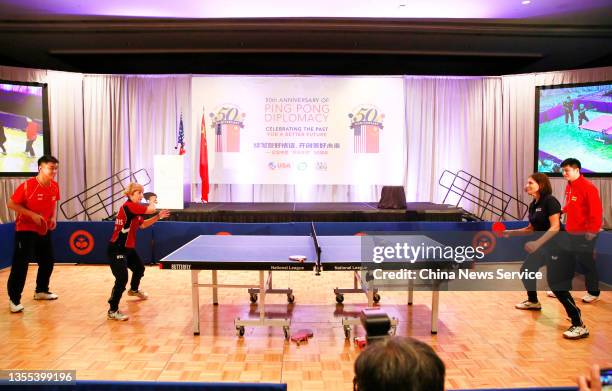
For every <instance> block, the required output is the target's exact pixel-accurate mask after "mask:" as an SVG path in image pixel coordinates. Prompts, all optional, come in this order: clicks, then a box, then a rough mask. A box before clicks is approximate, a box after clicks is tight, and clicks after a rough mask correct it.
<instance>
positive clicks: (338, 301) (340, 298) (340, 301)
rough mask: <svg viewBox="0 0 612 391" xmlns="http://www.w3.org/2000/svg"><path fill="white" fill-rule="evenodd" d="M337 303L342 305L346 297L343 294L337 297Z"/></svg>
mask: <svg viewBox="0 0 612 391" xmlns="http://www.w3.org/2000/svg"><path fill="white" fill-rule="evenodd" d="M336 302H337V303H338V304H342V303H343V302H344V295H343V294H342V293H340V294H337V295H336Z"/></svg>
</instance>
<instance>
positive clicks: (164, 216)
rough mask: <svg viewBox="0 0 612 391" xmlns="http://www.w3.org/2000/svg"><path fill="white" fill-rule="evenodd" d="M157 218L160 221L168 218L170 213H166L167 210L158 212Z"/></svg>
mask: <svg viewBox="0 0 612 391" xmlns="http://www.w3.org/2000/svg"><path fill="white" fill-rule="evenodd" d="M158 216H159V219H160V220H162V219H165V218H168V216H170V212H169V211H168V209H162V210H160V211H159V214H158Z"/></svg>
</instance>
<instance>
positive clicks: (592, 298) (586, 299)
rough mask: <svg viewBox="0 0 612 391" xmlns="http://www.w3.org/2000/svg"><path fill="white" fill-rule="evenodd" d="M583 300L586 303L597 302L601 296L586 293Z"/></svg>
mask: <svg viewBox="0 0 612 391" xmlns="http://www.w3.org/2000/svg"><path fill="white" fill-rule="evenodd" d="M582 301H583V302H585V303H595V302H596V301H599V296H594V295H592V294H590V293H587V294H586V295H584V296H582Z"/></svg>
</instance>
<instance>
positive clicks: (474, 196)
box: [438, 170, 529, 220]
mask: <svg viewBox="0 0 612 391" xmlns="http://www.w3.org/2000/svg"><path fill="white" fill-rule="evenodd" d="M438 184H439V185H440V186H442V187H443V188H444V189H447V190H448V191H447V192H446V195H445V196H444V200H443V201H442V203H446V199H447V198H448V196H449V195H450V194H451V193H452V194H456V195H458V196H459V199H458V200H457V204H456V206H459V204H460V203H461V201H463V200H467V201H469V202H472V203H474V204H475V205H477V206H479V207H480V208H482V213H480V216H477V215H476V214H472V216H475V217H476V218H478V219H480V220H483V217H484V215H485V213H486V212H490V213H492V214H493V215H495V216H497V217H498V218H499V220H502V219H506V218H507V217H510V218H512V219H514V220H523V219H524V218H525V216H526V215H527V212H528V210H529V205H527V204H526V203H524V202H523V201H521V200H519V199H518V198H516V197H514V196H512V195H510V194H508V193H506V192H505V191H503V190H501V189H498V188H497V187H495V186H493V185H491V184H490V183H487V182H485V181H483V180H481V179H479V178H477V177H475V176H474V175H472V174H469V173H467V172H465V171H463V170H460V171H458V172H457V173H456V174H455V173H453V172H451V171H448V170H444V171H443V172H442V175H440V179H439V180H438ZM515 211H516V215H515V214H514V213H515Z"/></svg>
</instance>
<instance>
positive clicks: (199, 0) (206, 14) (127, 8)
mask: <svg viewBox="0 0 612 391" xmlns="http://www.w3.org/2000/svg"><path fill="white" fill-rule="evenodd" d="M523 2H525V0H308V1H304V0H301V1H296V0H172V1H167V0H104V1H96V0H0V11H1V13H2V16H1V17H0V19H7V18H8V19H10V18H31V17H38V18H57V17H62V16H63V17H155V18H159V17H162V18H166V17H167V18H309V17H317V18H319V17H321V18H407V19H420V18H427V19H457V18H461V19H523V18H548V17H553V18H554V17H559V16H571V15H572V14H575V13H584V12H590V11H593V10H597V9H599V8H604V7H608V8H609V7H610V5H611V4H612V3H611V1H610V0H530V2H529V4H523ZM608 22H609V21H608Z"/></svg>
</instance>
